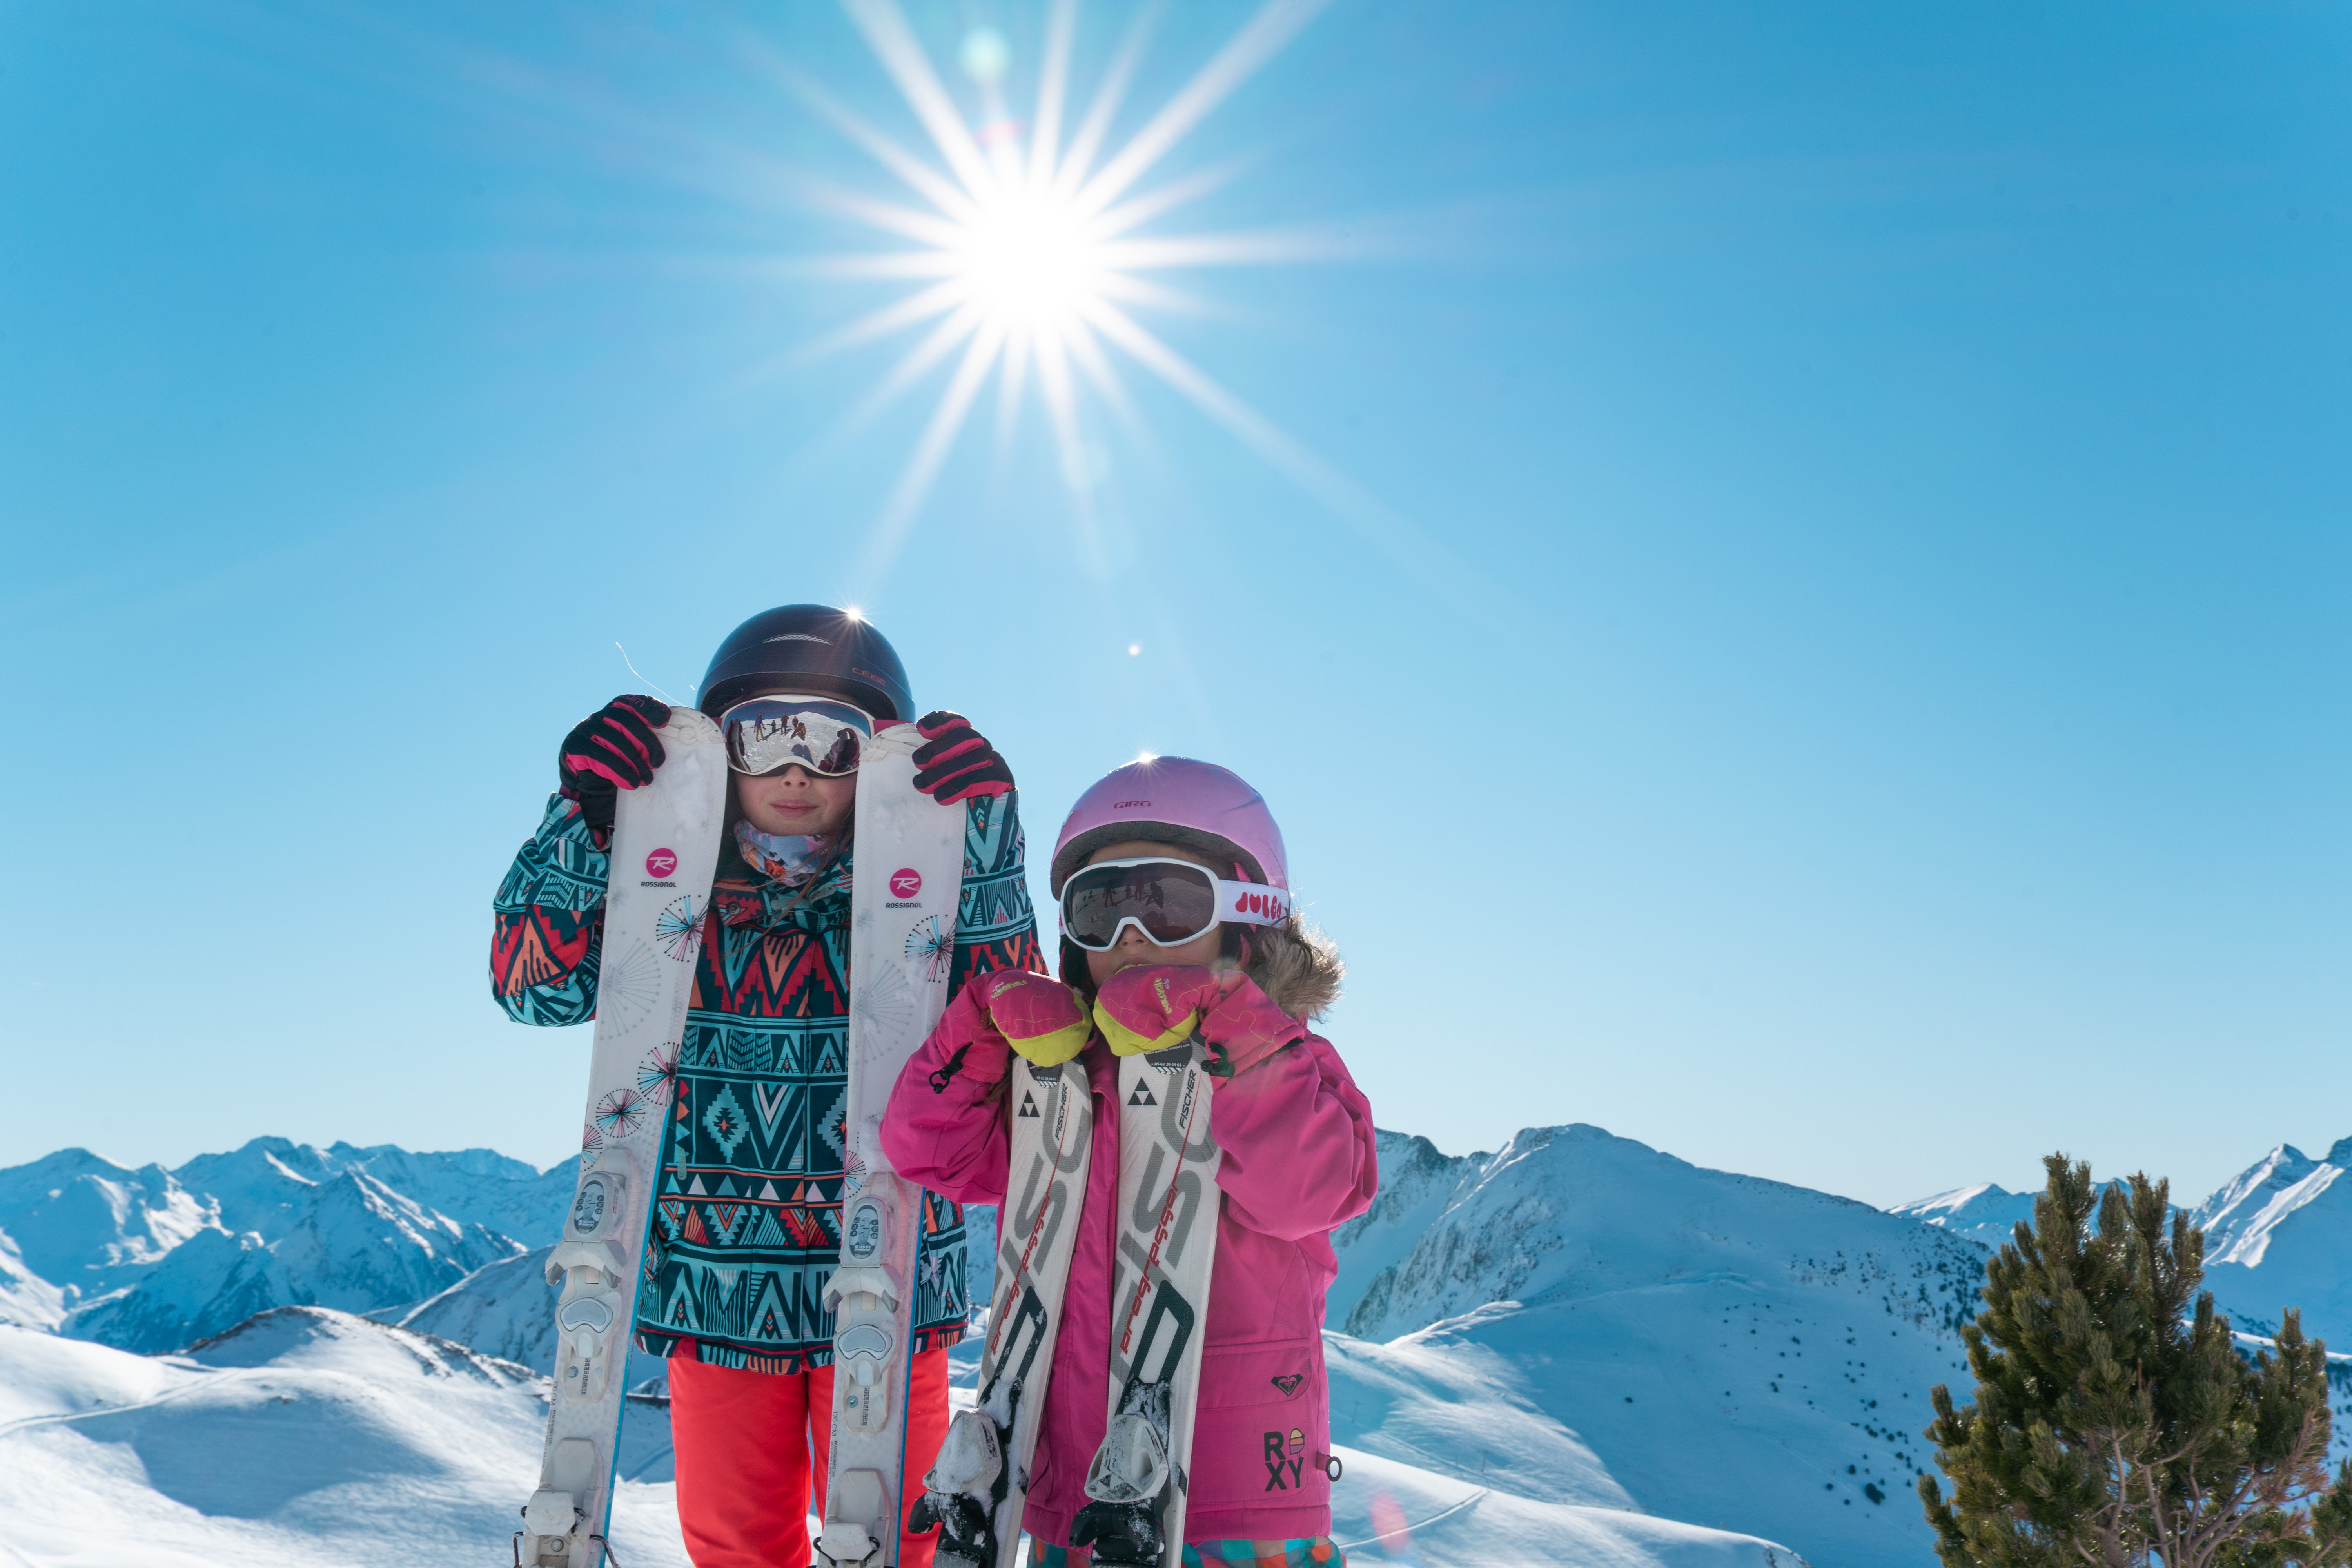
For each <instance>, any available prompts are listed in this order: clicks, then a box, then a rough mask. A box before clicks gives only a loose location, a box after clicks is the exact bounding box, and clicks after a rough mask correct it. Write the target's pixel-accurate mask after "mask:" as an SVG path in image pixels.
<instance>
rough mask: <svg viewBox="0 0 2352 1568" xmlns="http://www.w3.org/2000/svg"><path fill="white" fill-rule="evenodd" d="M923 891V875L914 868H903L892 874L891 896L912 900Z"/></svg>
mask: <svg viewBox="0 0 2352 1568" xmlns="http://www.w3.org/2000/svg"><path fill="white" fill-rule="evenodd" d="M922 890H923V874H922V873H921V872H920V871H918V870H916V869H915V868H913V867H912V866H901V867H899V868H898V869H897V870H895V871H893V872H891V873H890V896H891V897H892V898H894V899H911V898H913V897H914V896H915V895H916V894H917V893H919V892H921V891H922Z"/></svg>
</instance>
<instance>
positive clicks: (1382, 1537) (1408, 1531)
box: [1337, 1487, 1494, 1552]
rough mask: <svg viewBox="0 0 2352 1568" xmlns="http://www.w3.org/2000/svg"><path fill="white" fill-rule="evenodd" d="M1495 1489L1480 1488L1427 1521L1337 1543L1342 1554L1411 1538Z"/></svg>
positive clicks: (1406, 1524) (1405, 1524) (1413, 1521)
mask: <svg viewBox="0 0 2352 1568" xmlns="http://www.w3.org/2000/svg"><path fill="white" fill-rule="evenodd" d="M1493 1493H1494V1488H1492V1487H1480V1488H1479V1489H1477V1490H1476V1491H1475V1492H1472V1493H1471V1494H1470V1495H1469V1496H1468V1497H1466V1498H1464V1499H1463V1500H1461V1501H1460V1502H1457V1503H1454V1504H1453V1505H1452V1506H1450V1507H1447V1508H1441V1509H1439V1510H1437V1511H1436V1512H1435V1513H1433V1514H1431V1515H1430V1516H1429V1517H1428V1518H1427V1519H1416V1520H1412V1521H1409V1522H1407V1523H1404V1524H1400V1525H1398V1526H1397V1527H1396V1528H1395V1529H1394V1530H1384V1531H1381V1532H1380V1533H1379V1534H1378V1535H1367V1536H1366V1537H1364V1538H1363V1539H1362V1540H1361V1541H1342V1542H1337V1544H1338V1546H1339V1550H1340V1551H1342V1552H1353V1551H1354V1550H1355V1549H1356V1548H1357V1547H1359V1546H1370V1545H1372V1544H1374V1543H1375V1542H1382V1541H1386V1540H1387V1539H1388V1538H1389V1537H1391V1536H1392V1535H1402V1536H1411V1535H1412V1532H1413V1531H1416V1530H1427V1529H1428V1528H1429V1527H1430V1526H1431V1525H1433V1524H1435V1523H1436V1522H1437V1521H1440V1520H1444V1519H1451V1518H1453V1517H1454V1515H1455V1514H1457V1513H1460V1512H1461V1511H1462V1510H1464V1509H1465V1508H1468V1507H1469V1506H1470V1505H1471V1504H1472V1503H1474V1502H1476V1501H1477V1500H1479V1499H1481V1498H1485V1497H1489V1496H1492V1495H1493Z"/></svg>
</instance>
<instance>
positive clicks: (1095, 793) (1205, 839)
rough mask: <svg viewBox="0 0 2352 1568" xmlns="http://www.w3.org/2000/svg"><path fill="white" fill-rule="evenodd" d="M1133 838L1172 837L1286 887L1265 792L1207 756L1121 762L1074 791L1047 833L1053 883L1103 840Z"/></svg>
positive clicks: (1247, 877) (1246, 877)
mask: <svg viewBox="0 0 2352 1568" xmlns="http://www.w3.org/2000/svg"><path fill="white" fill-rule="evenodd" d="M1130 838H1140V839H1145V840H1148V841H1150V842H1152V843H1158V844H1173V845H1177V846H1180V847H1184V848H1187V849H1191V850H1193V851H1194V852H1196V853H1198V854H1201V855H1203V856H1205V857H1206V858H1209V859H1211V860H1213V861H1215V862H1218V863H1219V866H1220V868H1222V867H1223V865H1224V864H1225V863H1228V862H1230V863H1232V864H1234V865H1235V866H1237V867H1238V868H1240V870H1241V873H1242V874H1241V876H1240V877H1238V878H1236V880H1240V881H1250V882H1263V883H1265V885H1266V886H1268V887H1273V888H1280V889H1284V890H1285V891H1288V890H1289V888H1290V871H1289V866H1288V863H1287V861H1286V859H1285V858H1284V856H1283V852H1282V829H1280V828H1279V827H1276V826H1275V825H1274V813H1272V812H1270V811H1268V810H1267V809H1266V808H1265V797H1264V796H1262V795H1259V794H1258V793H1257V791H1255V790H1254V789H1252V788H1250V786H1249V785H1248V784H1245V783H1244V782H1243V780H1242V779H1241V777H1240V776H1239V775H1238V774H1236V773H1231V772H1229V771H1228V770H1226V769H1224V768H1221V767H1219V766H1217V765H1216V764H1215V763H1200V762H1194V761H1193V760H1192V758H1190V757H1153V758H1150V760H1148V761H1145V762H1139V763H1128V764H1127V766H1125V767H1123V768H1117V769H1114V770H1112V771H1111V772H1110V773H1106V774H1104V775H1103V776H1102V777H1101V778H1100V779H1098V780H1097V781H1096V783H1095V785H1094V787H1093V788H1091V789H1089V790H1087V793H1086V794H1084V795H1080V796H1078V804H1077V805H1074V806H1072V807H1070V815H1069V817H1068V818H1067V820H1066V821H1065V822H1064V823H1063V824H1062V833H1061V837H1058V838H1056V839H1055V841H1054V867H1053V877H1052V882H1053V890H1054V896H1055V898H1057V899H1058V898H1060V897H1061V896H1062V884H1063V883H1064V882H1066V881H1068V880H1069V879H1070V873H1071V872H1073V871H1076V869H1077V868H1079V867H1080V866H1083V865H1085V864H1086V860H1087V856H1089V855H1091V854H1093V853H1094V852H1095V851H1096V850H1097V849H1099V848H1101V847H1103V846H1104V845H1106V844H1117V843H1120V842H1122V841H1123V840H1126V839H1130Z"/></svg>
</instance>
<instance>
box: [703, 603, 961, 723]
mask: <svg viewBox="0 0 2352 1568" xmlns="http://www.w3.org/2000/svg"><path fill="white" fill-rule="evenodd" d="M786 688H789V689H792V690H794V691H798V692H802V693H804V694H806V695H808V696H811V697H838V698H840V699H842V700H844V701H845V702H850V703H854V704H856V706H857V707H859V708H862V709H864V710H866V712H868V713H870V714H872V715H873V716H874V718H875V719H876V720H877V721H892V720H906V719H912V718H913V717H914V716H915V694H914V693H913V692H912V691H909V690H908V689H907V667H906V666H904V665H902V664H900V663H899V662H898V652H897V650H896V649H894V648H892V647H891V646H890V640H889V639H888V638H887V637H884V636H883V635H882V634H881V633H880V632H877V631H876V630H875V629H874V627H873V626H871V625H870V624H869V623H868V622H867V621H866V618H865V617H864V616H858V615H854V614H852V613H851V612H850V611H847V610H836V609H835V608H834V607H833V606H832V605H778V606H777V607H776V608H774V609H772V610H762V611H761V612H760V613H759V614H758V615H756V616H752V617H751V619H750V620H748V621H745V622H744V623H743V624H742V625H741V626H737V627H736V628H735V629H734V630H733V631H731V632H729V633H728V634H727V640H726V641H725V642H723V643H720V644H719V651H718V652H717V653H715V654H713V655H712V656H711V658H710V668H709V669H708V670H706V671H704V672H703V677H702V710H703V711H704V712H705V713H708V714H709V715H710V716H711V717H712V718H713V719H716V718H718V717H719V715H720V714H721V713H724V712H725V711H726V710H728V709H729V708H730V707H732V706H733V705H734V704H735V703H738V702H740V701H741V700H743V699H744V698H746V697H751V696H756V695H758V694H759V693H760V692H762V691H776V690H781V689H786Z"/></svg>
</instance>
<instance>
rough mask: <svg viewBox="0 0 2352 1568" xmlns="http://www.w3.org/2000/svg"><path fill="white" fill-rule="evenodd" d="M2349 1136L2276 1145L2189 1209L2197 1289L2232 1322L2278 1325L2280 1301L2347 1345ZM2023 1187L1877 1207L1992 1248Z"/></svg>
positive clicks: (2005, 1235)
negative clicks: (2196, 1244)
mask: <svg viewBox="0 0 2352 1568" xmlns="http://www.w3.org/2000/svg"><path fill="white" fill-rule="evenodd" d="M2347 1170H2352V1138H2340V1139H2338V1140H2336V1143H2335V1145H2334V1146H2333V1147H2331V1148H2330V1149H2329V1150H2328V1151H2327V1153H2326V1156H2325V1157H2324V1158H2321V1159H2317V1160H2314V1159H2312V1158H2311V1157H2310V1156H2308V1155H2306V1154H2305V1153H2304V1152H2303V1151H2302V1150H2300V1149H2297V1148H2296V1147H2295V1146H2294V1144H2292V1143H2282V1144H2280V1145H2279V1146H2278V1147H2276V1148H2274V1149H2273V1150H2272V1151H2271V1152H2269V1153H2267V1154H2265V1155H2263V1157H2262V1158H2261V1159H2259V1160H2257V1161H2255V1162H2254V1163H2252V1164H2251V1165H2249V1166H2247V1167H2246V1168H2245V1169H2244V1170H2243V1171H2241V1172H2240V1173H2238V1174H2237V1175H2235V1176H2233V1177H2231V1179H2230V1180H2229V1181H2227V1182H2225V1183H2223V1184H2221V1189H2220V1190H2219V1191H2217V1192H2215V1193H2214V1194H2212V1196H2210V1197H2209V1198H2207V1199H2206V1200H2205V1201H2204V1202H2203V1203H2201V1204H2199V1205H2196V1206H2195V1207H2193V1208H2191V1209H2190V1210H2189V1222H2190V1223H2191V1224H2193V1225H2195V1226H2197V1227H2198V1228H2199V1229H2200V1230H2202V1231H2203V1232H2204V1233H2205V1286H2206V1289H2210V1290H2211V1291H2212V1292H2213V1298H2214V1300H2215V1302H2216V1303H2217V1304H2218V1305H2219V1306H2220V1307H2221V1310H2223V1311H2224V1312H2226V1313H2228V1314H2229V1316H2230V1319H2231V1322H2232V1324H2233V1325H2234V1326H2236V1327H2238V1328H2240V1329H2243V1330H2247V1331H2252V1332H2253V1333H2255V1334H2258V1335H2264V1336H2267V1335H2270V1334H2274V1333H2276V1332H2277V1331H2278V1324H2279V1317H2280V1314H2281V1313H2282V1311H2283V1310H2284V1309H2286V1308H2289V1307H2296V1308H2300V1309H2302V1312H2303V1328H2304V1331H2305V1333H2307V1334H2310V1335H2311V1336H2312V1337H2314V1338H2315V1339H2323V1340H2326V1342H2328V1343H2329V1344H2330V1345H2334V1346H2337V1347H2339V1348H2342V1349H2345V1350H2352V1183H2347V1182H2346V1181H2344V1180H2343V1179H2342V1178H2343V1176H2344V1174H2345V1173H2346V1172H2347ZM2034 1196H2035V1194H2032V1193H2011V1192H2006V1191H2004V1190H2002V1189H2001V1188H2000V1187H1998V1186H1995V1185H1993V1184H1991V1183H1990V1182H1985V1183H1979V1184H1977V1185H1975V1186H1972V1187H1959V1188H1956V1189H1954V1190H1953V1191H1951V1192H1948V1193H1939V1194H1937V1195H1936V1196H1934V1197H1930V1198H1920V1199H1918V1200H1916V1201H1915V1202H1912V1203H1907V1204H1898V1205H1895V1207H1893V1208H1891V1209H1889V1210H1888V1211H1887V1212H1888V1213H1889V1214H1893V1215H1903V1216H1905V1217H1906V1218H1910V1219H1916V1220H1917V1221H1919V1222H1920V1223H1922V1224H1925V1225H1931V1226H1937V1227H1938V1228H1939V1229H1943V1230H1946V1231H1948V1232H1949V1233H1950V1234H1952V1235H1955V1236H1965V1237H1970V1238H1972V1239H1974V1240H1978V1241H1981V1242H1983V1243H1984V1244H1985V1245H1986V1246H1988V1247H1999V1246H2000V1244H2001V1243H2003V1242H2005V1241H2007V1240H2009V1239H2010V1237H2011V1232H2012V1231H2013V1230H2014V1228H2015V1226H2016V1225H2017V1222H2018V1221H2020V1220H2031V1219H2032V1217H2033V1199H2034Z"/></svg>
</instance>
